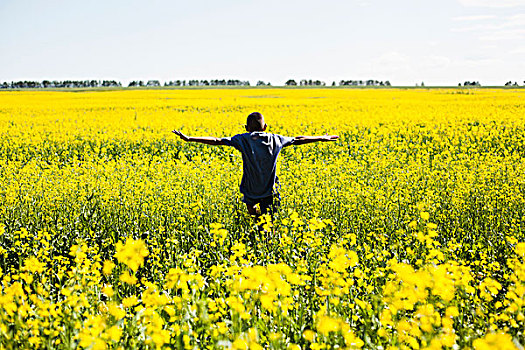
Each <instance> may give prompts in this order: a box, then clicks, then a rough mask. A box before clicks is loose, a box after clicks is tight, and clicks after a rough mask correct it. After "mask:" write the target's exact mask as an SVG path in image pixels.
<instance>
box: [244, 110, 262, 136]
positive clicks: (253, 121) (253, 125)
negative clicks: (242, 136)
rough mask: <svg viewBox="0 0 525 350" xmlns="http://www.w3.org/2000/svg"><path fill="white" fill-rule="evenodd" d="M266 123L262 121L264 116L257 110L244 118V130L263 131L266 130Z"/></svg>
mask: <svg viewBox="0 0 525 350" xmlns="http://www.w3.org/2000/svg"><path fill="white" fill-rule="evenodd" d="M266 127H267V125H266V123H265V122H264V117H263V115H262V114H261V113H259V112H253V113H251V114H250V115H249V116H248V118H247V119H246V131H248V132H254V131H264V130H266Z"/></svg>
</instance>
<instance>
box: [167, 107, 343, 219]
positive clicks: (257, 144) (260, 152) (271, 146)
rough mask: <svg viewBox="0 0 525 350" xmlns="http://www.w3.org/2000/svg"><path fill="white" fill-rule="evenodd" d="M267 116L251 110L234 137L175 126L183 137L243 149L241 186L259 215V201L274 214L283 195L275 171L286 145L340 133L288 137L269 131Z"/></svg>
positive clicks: (248, 205) (252, 210)
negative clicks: (194, 132)
mask: <svg viewBox="0 0 525 350" xmlns="http://www.w3.org/2000/svg"><path fill="white" fill-rule="evenodd" d="M266 128H267V125H266V123H265V122H264V117H263V115H262V114H261V113H259V112H253V113H251V114H250V115H249V116H248V118H247V120H246V131H247V133H244V134H239V135H235V136H233V137H223V138H217V137H190V136H186V135H184V134H183V133H181V132H180V131H178V130H173V132H174V133H175V134H177V135H178V136H179V137H180V138H181V139H182V140H184V141H187V142H199V143H204V144H207V145H215V146H220V145H223V146H232V147H235V148H236V149H237V150H239V151H240V152H241V153H242V164H243V175H242V180H241V186H240V190H241V193H242V194H243V195H244V198H243V200H242V201H243V202H244V203H245V204H246V208H247V209H248V213H249V214H250V215H252V216H256V217H257V211H256V209H255V206H256V205H257V204H259V207H260V211H261V215H264V214H266V213H268V211H270V214H273V212H274V211H275V206H277V205H278V201H279V199H280V196H279V192H278V191H277V189H275V188H274V185H275V184H276V183H277V184H278V183H279V181H278V179H277V176H276V174H275V171H276V165H277V156H278V155H279V152H280V151H281V149H282V148H283V147H286V146H289V145H304V144H306V143H311V142H318V141H335V140H337V139H338V138H339V136H337V135H325V136H296V137H286V136H281V135H276V134H269V133H266V132H265V130H266Z"/></svg>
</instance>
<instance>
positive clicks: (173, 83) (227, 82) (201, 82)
mask: <svg viewBox="0 0 525 350" xmlns="http://www.w3.org/2000/svg"><path fill="white" fill-rule="evenodd" d="M164 86H250V82H249V81H248V80H238V79H228V80H225V79H212V80H175V81H168V82H165V83H164Z"/></svg>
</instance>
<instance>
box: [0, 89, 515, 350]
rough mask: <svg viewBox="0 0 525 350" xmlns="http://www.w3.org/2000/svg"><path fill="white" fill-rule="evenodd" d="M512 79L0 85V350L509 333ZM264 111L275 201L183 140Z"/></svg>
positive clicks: (488, 340)
mask: <svg viewBox="0 0 525 350" xmlns="http://www.w3.org/2000/svg"><path fill="white" fill-rule="evenodd" d="M524 109H525V107H524V105H523V91H522V90H511V89H501V90H497V89H494V90H490V89H471V90H464V89H436V90H423V89H419V90H396V89H388V90H361V89H359V90H351V89H304V90H301V89H298V90H293V89H261V90H258V89H248V90H244V89H239V90H236V89H232V90H143V91H137V90H135V91H107V92H89V93H87V92H59V91H52V92H51V91H45V92H36V91H31V92H19V91H17V92H1V93H0V134H1V136H2V138H1V139H0V198H1V199H2V206H0V219H1V220H0V348H2V349H12V348H31V349H47V348H53V349H72V348H82V349H108V348H109V349H119V348H151V349H153V348H155V349H156V348H176V349H202V348H210V349H230V348H231V349H333V348H345V349H494V348H501V349H520V348H522V347H523V346H524V344H525V335H524V329H525V315H524V314H525V234H524V233H525V225H524V221H523V217H524V212H525V197H524V193H525V190H524V189H525V176H524V175H525V168H524V165H523V164H525V162H524V158H525V147H524V146H525V113H524ZM256 110H257V111H261V112H262V113H263V114H264V115H265V117H266V119H267V122H268V124H269V126H270V129H271V130H270V132H272V131H273V132H276V133H280V134H284V135H298V134H309V133H311V134H320V133H328V134H333V133H337V134H339V135H341V137H340V140H338V141H337V142H335V143H333V144H329V145H326V146H325V145H323V147H322V148H317V147H315V146H304V147H301V148H287V149H285V150H283V152H282V155H281V160H280V168H279V169H278V174H279V178H280V182H281V186H282V187H281V195H282V197H283V198H282V204H281V209H280V213H279V214H278V215H276V217H275V220H274V221H271V220H269V218H263V219H264V220H265V221H264V222H263V223H262V224H261V226H262V227H263V228H264V230H263V231H259V230H257V229H255V228H254V225H253V222H252V221H251V218H249V217H248V216H247V215H246V213H245V209H244V208H243V207H242V203H241V202H240V198H239V197H240V195H239V193H238V184H239V180H240V175H241V159H240V156H239V155H238V154H236V153H234V152H232V151H231V150H230V149H227V148H213V147H206V146H202V145H191V146H187V145H185V144H183V143H181V142H180V141H178V140H177V139H175V138H174V137H173V136H172V135H171V130H172V129H173V127H174V126H182V130H183V131H186V132H187V133H188V134H192V135H208V134H211V135H217V136H231V135H233V134H236V133H240V132H242V131H243V123H244V121H245V118H246V115H247V114H249V113H250V112H253V111H256Z"/></svg>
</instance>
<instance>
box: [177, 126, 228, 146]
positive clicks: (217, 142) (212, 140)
mask: <svg viewBox="0 0 525 350" xmlns="http://www.w3.org/2000/svg"><path fill="white" fill-rule="evenodd" d="M173 133H174V134H175V135H177V136H179V137H180V138H181V139H182V140H183V141H186V142H198V143H204V144H206V145H212V146H221V145H224V142H223V141H222V140H221V139H220V138H217V137H211V136H204V137H192V136H186V135H184V134H183V133H181V132H180V131H179V130H173Z"/></svg>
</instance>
